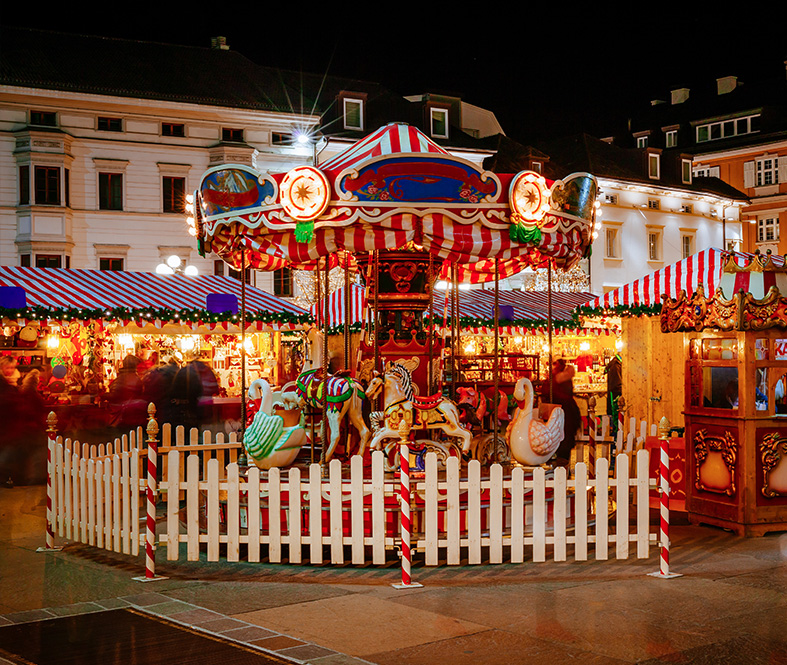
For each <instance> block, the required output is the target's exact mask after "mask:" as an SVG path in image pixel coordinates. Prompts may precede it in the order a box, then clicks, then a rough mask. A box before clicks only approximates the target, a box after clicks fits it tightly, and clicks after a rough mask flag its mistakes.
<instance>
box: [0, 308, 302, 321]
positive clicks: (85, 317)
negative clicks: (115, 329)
mask: <svg viewBox="0 0 787 665" xmlns="http://www.w3.org/2000/svg"><path fill="white" fill-rule="evenodd" d="M0 318H9V319H18V318H25V319H28V320H38V319H41V320H43V319H57V320H59V321H90V320H96V319H109V320H122V319H127V320H133V321H138V320H140V319H142V320H145V321H149V322H152V321H156V320H161V321H162V322H166V323H200V322H202V323H239V322H240V314H232V313H230V312H222V313H220V314H219V313H215V312H208V311H206V310H204V309H170V308H166V307H164V308H162V307H140V308H130V307H112V308H101V309H79V308H76V307H42V306H39V305H36V306H31V307H25V308H20V309H8V308H0ZM257 321H261V322H263V323H294V324H302V323H310V322H311V321H312V317H311V316H310V315H309V314H292V313H290V312H247V313H246V322H247V323H256V322H257Z"/></svg>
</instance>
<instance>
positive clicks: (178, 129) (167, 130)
mask: <svg viewBox="0 0 787 665" xmlns="http://www.w3.org/2000/svg"><path fill="white" fill-rule="evenodd" d="M161 135H162V136H181V137H182V136H186V125H184V124H182V123H178V122H162V123H161Z"/></svg>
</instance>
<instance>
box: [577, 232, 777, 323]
mask: <svg viewBox="0 0 787 665" xmlns="http://www.w3.org/2000/svg"><path fill="white" fill-rule="evenodd" d="M729 256H731V257H732V259H733V261H734V263H735V264H737V265H738V266H741V267H743V266H747V265H749V264H750V262H751V260H752V259H753V258H754V257H755V254H747V253H744V252H725V251H723V250H721V249H717V248H715V247H710V248H708V249H705V250H703V251H701V252H698V253H697V254H692V255H691V256H689V257H688V258H685V259H683V260H682V261H678V262H677V263H673V264H671V265H668V266H665V267H664V268H661V269H660V270H656V271H654V272H652V273H650V274H648V275H645V276H644V277H641V278H639V279H637V280H635V281H633V282H630V283H629V284H625V285H624V286H621V287H618V288H617V289H615V290H613V291H610V292H609V293H605V294H604V295H602V296H598V297H597V298H594V299H593V300H591V301H590V302H588V303H587V304H586V305H585V306H584V307H583V309H584V310H605V309H617V310H621V311H626V310H632V311H636V310H639V309H643V308H649V309H651V310H652V311H653V312H654V313H655V312H657V311H659V309H660V308H661V300H662V296H663V295H666V296H668V297H669V298H678V296H679V295H680V292H681V291H685V292H686V293H687V294H692V293H694V292H695V291H697V289H698V287H700V286H701V287H702V289H703V291H704V292H705V293H706V294H708V295H712V294H713V293H715V291H716V289H717V288H719V287H723V289H724V291H725V295H726V296H727V297H728V298H731V297H732V290H737V289H738V288H740V287H741V286H744V284H743V281H742V280H743V279H744V278H743V277H742V276H740V277H735V276H734V275H732V274H730V275H729V276H725V277H724V278H722V273H723V271H724V267H725V264H726V262H727V258H726V257H729ZM772 260H773V261H774V263H776V264H777V265H784V259H783V257H781V256H778V255H774V256H773V257H772ZM746 274H747V275H748V277H746V278H745V279H746V284H745V287H746V289H747V290H749V291H750V292H751V293H752V294H753V295H754V296H755V297H756V298H762V297H763V296H764V295H765V292H766V291H767V290H768V288H769V287H770V286H771V284H775V283H776V282H775V280H776V277H775V276H774V274H773V273H771V274H770V276H768V275H767V274H766V273H765V272H763V271H754V272H748V273H746ZM785 292H787V290H785Z"/></svg>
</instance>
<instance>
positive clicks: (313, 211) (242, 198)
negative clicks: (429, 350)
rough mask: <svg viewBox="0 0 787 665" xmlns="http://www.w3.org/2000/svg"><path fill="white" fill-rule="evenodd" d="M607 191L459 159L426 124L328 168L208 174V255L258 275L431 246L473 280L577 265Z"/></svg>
mask: <svg viewBox="0 0 787 665" xmlns="http://www.w3.org/2000/svg"><path fill="white" fill-rule="evenodd" d="M596 194H597V184H596V180H595V178H593V176H591V175H589V174H587V173H577V174H571V175H570V176H567V177H566V178H564V179H563V180H559V181H549V180H547V179H545V178H543V177H542V176H541V175H540V174H537V173H532V172H523V173H521V174H517V175H513V174H508V175H506V174H495V173H492V172H490V171H485V170H483V168H481V167H479V166H478V165H476V164H473V163H471V162H468V161H466V160H464V159H460V158H458V157H454V156H453V155H451V154H449V153H448V152H446V151H445V150H444V149H443V148H441V147H440V146H439V145H437V144H436V143H435V142H434V141H432V140H431V139H430V138H428V137H427V136H426V135H424V134H423V133H422V132H420V131H419V130H418V129H416V128H415V127H411V126H409V125H405V124H402V123H391V124H389V125H386V126H384V127H381V128H380V129H378V130H377V131H376V132H373V133H372V134H370V135H369V136H367V137H366V138H365V139H363V140H362V141H359V142H358V143H356V144H354V145H352V146H351V147H350V148H348V149H347V150H346V151H344V152H342V153H340V154H338V155H336V156H335V157H333V158H331V159H330V160H328V161H327V162H325V163H324V164H322V165H320V166H319V168H315V167H312V166H299V167H295V168H294V169H292V170H290V171H289V172H288V173H286V174H268V173H259V172H257V171H255V170H254V169H252V168H250V167H248V166H244V165H236V164H225V165H221V166H216V167H214V168H212V169H210V170H208V171H207V172H206V173H205V175H204V176H203V178H202V181H201V184H200V188H199V190H198V191H197V193H196V201H197V204H198V205H197V206H196V211H195V222H194V224H195V227H196V231H197V236H198V246H199V249H200V252H201V253H203V254H204V253H207V252H209V251H213V252H216V253H217V254H219V255H220V256H221V257H222V258H223V259H224V260H225V261H227V262H228V263H230V264H232V265H235V266H239V265H240V263H241V261H242V260H245V261H246V262H247V263H248V264H251V265H252V266H253V267H255V268H257V269H264V270H275V269H279V268H282V267H284V266H286V265H290V266H293V267H297V268H313V267H314V266H315V264H316V263H317V261H318V260H319V259H321V258H322V257H325V256H328V255H330V254H333V253H335V252H338V251H347V252H350V253H352V254H356V253H361V252H371V251H374V250H382V249H399V248H402V247H405V246H406V245H408V244H411V243H412V244H414V245H417V246H420V247H423V248H424V249H425V250H426V251H428V252H430V253H431V254H432V255H434V256H437V257H439V258H441V259H443V260H445V261H449V262H452V263H457V264H460V265H461V267H462V269H463V275H465V276H467V274H468V273H472V272H474V271H475V268H478V270H477V271H476V272H478V275H480V277H479V276H476V278H475V279H474V280H473V281H482V280H489V279H493V272H494V271H493V270H492V269H491V267H490V266H491V264H493V263H495V262H494V261H492V259H497V262H498V266H499V275H500V277H506V276H509V275H512V274H515V273H517V272H520V271H521V270H523V269H524V268H526V267H529V266H542V265H546V263H547V262H550V261H551V262H552V263H553V264H554V265H555V266H557V267H559V268H566V269H567V268H570V267H571V266H573V265H574V264H576V263H577V261H579V259H581V258H582V257H583V256H584V255H585V253H586V252H587V249H588V247H589V245H590V240H591V234H592V228H591V227H592V224H593V218H594V214H595V207H594V204H595V201H596Z"/></svg>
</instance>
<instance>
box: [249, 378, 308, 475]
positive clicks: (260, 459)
mask: <svg viewBox="0 0 787 665" xmlns="http://www.w3.org/2000/svg"><path fill="white" fill-rule="evenodd" d="M249 399H250V400H251V402H252V403H259V405H260V406H259V411H257V412H256V413H255V414H254V417H253V419H252V421H251V423H250V424H249V426H248V427H247V428H246V431H245V432H244V434H243V445H244V446H245V448H246V452H247V453H248V455H249V457H250V458H251V459H252V461H253V462H254V464H255V465H256V466H257V467H258V468H260V469H271V468H273V467H282V466H289V465H290V464H292V463H293V462H294V461H295V458H296V457H297V456H298V452H299V451H300V449H301V447H302V446H304V445H305V444H306V443H307V438H306V430H305V429H303V427H301V425H300V421H301V410H300V408H299V407H298V405H297V402H298V398H297V396H296V395H295V394H294V393H284V394H283V395H282V402H277V403H276V404H273V396H272V393H271V388H270V385H269V384H268V382H267V381H265V380H264V379H257V380H256V381H254V382H252V384H251V385H250V386H249ZM271 412H273V413H271Z"/></svg>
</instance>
